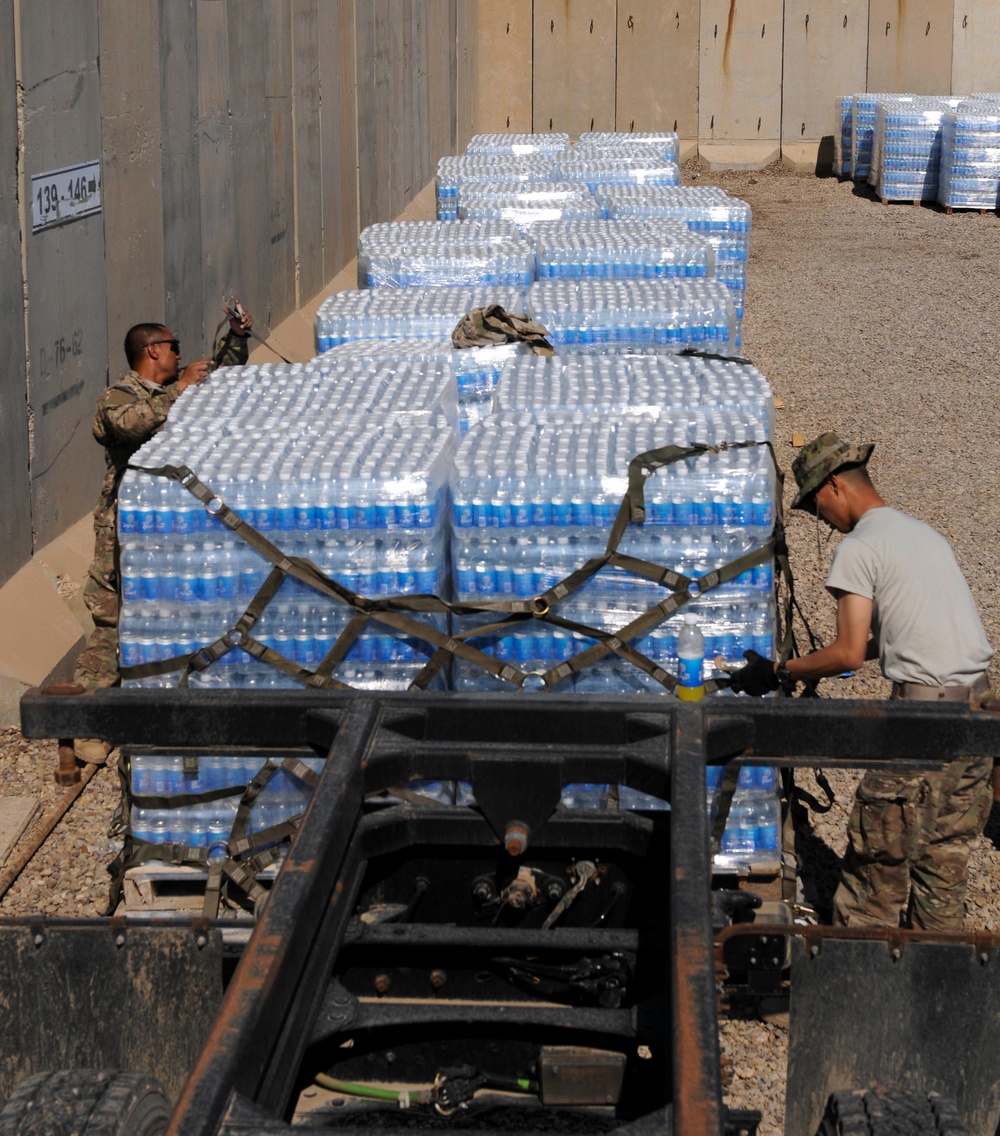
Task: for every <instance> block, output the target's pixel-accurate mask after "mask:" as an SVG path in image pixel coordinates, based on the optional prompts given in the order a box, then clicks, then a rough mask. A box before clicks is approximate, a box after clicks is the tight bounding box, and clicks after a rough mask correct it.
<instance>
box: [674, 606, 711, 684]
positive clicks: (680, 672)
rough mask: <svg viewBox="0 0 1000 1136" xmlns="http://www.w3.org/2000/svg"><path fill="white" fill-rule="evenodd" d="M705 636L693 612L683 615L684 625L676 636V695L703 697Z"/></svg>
mask: <svg viewBox="0 0 1000 1136" xmlns="http://www.w3.org/2000/svg"><path fill="white" fill-rule="evenodd" d="M704 669H705V636H704V635H702V633H701V628H700V627H699V626H698V617H697V616H696V615H695V614H694V613H693V612H687V613H685V615H684V626H683V627H681V630H680V634H679V635H678V636H677V697H678V698H679V699H680V700H681V701H682V702H697V701H698V699H699V698H704V697H705V679H704V677H703V671H704Z"/></svg>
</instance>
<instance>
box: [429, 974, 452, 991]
mask: <svg viewBox="0 0 1000 1136" xmlns="http://www.w3.org/2000/svg"><path fill="white" fill-rule="evenodd" d="M447 981H448V975H447V974H445V972H444V971H443V970H432V971H431V986H433V987H434V989H435V990H440V989H441V987H442V986H444V984H445V983H446V982H447Z"/></svg>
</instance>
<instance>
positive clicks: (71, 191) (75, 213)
mask: <svg viewBox="0 0 1000 1136" xmlns="http://www.w3.org/2000/svg"><path fill="white" fill-rule="evenodd" d="M100 211H101V163H100V162H99V161H96V162H84V163H83V164H82V165H79V166H64V167H63V169H61V170H51V171H50V172H49V173H46V174H33V175H32V178H31V231H32V232H33V233H37V232H38V231H39V230H40V229H48V228H51V227H52V226H53V225H62V224H64V223H65V222H66V221H76V220H77V219H78V218H80V217H89V216H91V215H92V214H94V213H100Z"/></svg>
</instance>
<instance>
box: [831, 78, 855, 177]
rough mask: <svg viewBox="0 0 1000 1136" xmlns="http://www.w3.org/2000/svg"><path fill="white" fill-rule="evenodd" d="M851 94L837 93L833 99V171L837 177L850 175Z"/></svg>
mask: <svg viewBox="0 0 1000 1136" xmlns="http://www.w3.org/2000/svg"><path fill="white" fill-rule="evenodd" d="M853 108H854V96H853V95H838V96H837V97H836V99H835V100H834V107H833V115H834V122H835V124H836V125H835V126H834V130H833V172H834V174H835V175H836V176H837V177H838V178H846V177H850V174H851V151H852V149H853V135H852V133H851V129H852V127H851V122H852V111H853Z"/></svg>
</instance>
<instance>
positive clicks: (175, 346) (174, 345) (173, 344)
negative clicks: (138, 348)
mask: <svg viewBox="0 0 1000 1136" xmlns="http://www.w3.org/2000/svg"><path fill="white" fill-rule="evenodd" d="M157 343H169V344H170V350H171V351H173V353H174V354H175V355H180V353H181V341H180V340H179V339H151V340H150V341H149V342H148V343H147V344H146V346H147V347H152V346H153V345H154V344H157Z"/></svg>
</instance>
